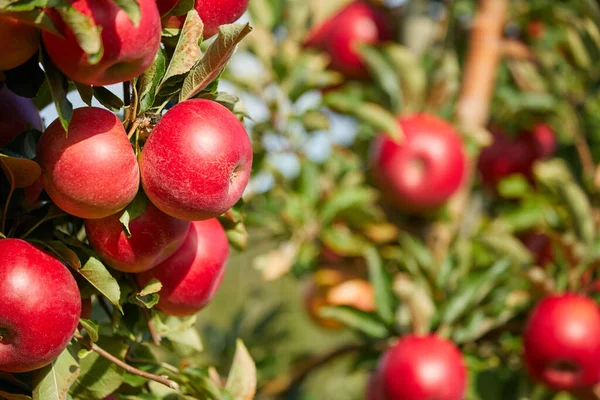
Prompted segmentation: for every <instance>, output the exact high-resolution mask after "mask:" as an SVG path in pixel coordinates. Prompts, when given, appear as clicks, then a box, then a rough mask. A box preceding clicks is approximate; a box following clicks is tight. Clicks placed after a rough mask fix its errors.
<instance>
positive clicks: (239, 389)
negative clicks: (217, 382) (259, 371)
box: [225, 339, 256, 400]
mask: <svg viewBox="0 0 600 400" xmlns="http://www.w3.org/2000/svg"><path fill="white" fill-rule="evenodd" d="M225 389H226V390H227V391H228V392H229V393H230V394H231V395H232V396H233V398H234V400H252V399H254V396H255V394H256V365H254V361H253V360H252V357H251V356H250V353H248V349H246V346H244V343H243V342H242V341H241V340H239V339H238V340H237V341H236V348H235V356H234V357H233V364H232V366H231V369H230V371H229V376H228V378H227V384H226V385H225Z"/></svg>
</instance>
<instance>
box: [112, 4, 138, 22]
mask: <svg viewBox="0 0 600 400" xmlns="http://www.w3.org/2000/svg"><path fill="white" fill-rule="evenodd" d="M113 1H114V2H115V4H116V5H118V6H119V8H121V9H122V10H123V11H125V12H126V13H127V16H128V17H129V19H130V20H131V22H132V23H133V25H134V26H135V27H136V28H137V27H138V26H139V25H140V20H141V19H142V10H141V9H140V5H139V4H138V2H137V0H113Z"/></svg>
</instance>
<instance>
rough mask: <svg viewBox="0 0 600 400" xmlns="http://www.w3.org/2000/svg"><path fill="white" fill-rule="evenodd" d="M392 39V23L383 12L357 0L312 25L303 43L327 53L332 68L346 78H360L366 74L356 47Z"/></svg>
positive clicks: (366, 71)
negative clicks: (319, 22) (320, 22)
mask: <svg viewBox="0 0 600 400" xmlns="http://www.w3.org/2000/svg"><path fill="white" fill-rule="evenodd" d="M391 38H392V33H391V25H390V23H389V21H388V20H387V17H386V15H385V14H384V13H383V11H382V10H381V9H379V8H377V7H375V6H373V5H370V4H368V3H367V2H363V1H356V2H354V3H351V4H349V5H348V6H346V7H345V8H344V9H342V10H341V11H340V12H339V13H337V14H336V15H334V16H333V17H330V18H329V19H327V20H325V21H324V22H323V23H322V24H320V25H318V26H316V27H314V28H313V29H312V30H311V32H309V34H308V37H307V39H306V41H305V45H306V46H308V47H314V48H318V49H320V50H322V51H325V52H327V53H328V54H329V55H330V57H331V65H330V67H331V68H332V69H333V70H335V71H339V72H341V73H342V74H344V75H345V76H346V77H348V78H356V79H360V78H365V77H367V76H368V70H367V68H366V66H365V65H364V63H363V61H362V58H361V56H360V53H359V50H358V48H359V46H361V45H365V44H375V43H378V42H382V41H385V40H390V39H391Z"/></svg>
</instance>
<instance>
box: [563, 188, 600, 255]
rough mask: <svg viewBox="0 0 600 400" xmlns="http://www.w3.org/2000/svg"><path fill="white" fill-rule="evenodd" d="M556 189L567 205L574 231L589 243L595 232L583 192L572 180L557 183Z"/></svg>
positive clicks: (589, 207) (587, 200)
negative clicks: (560, 183) (561, 183)
mask: <svg viewBox="0 0 600 400" xmlns="http://www.w3.org/2000/svg"><path fill="white" fill-rule="evenodd" d="M558 191H559V194H560V196H561V198H562V200H563V201H564V202H565V204H566V205H567V208H568V210H569V216H570V217H571V221H572V223H573V227H574V229H575V233H577V236H578V237H579V239H580V240H581V241H582V242H584V243H586V244H588V245H589V244H591V243H592V242H593V241H594V237H595V234H596V233H595V227H594V218H592V215H593V213H592V206H591V204H590V201H589V199H588V197H587V196H586V194H585V192H584V191H583V190H582V189H581V188H580V187H579V186H578V185H577V184H575V183H573V182H568V183H566V184H563V185H559V186H558Z"/></svg>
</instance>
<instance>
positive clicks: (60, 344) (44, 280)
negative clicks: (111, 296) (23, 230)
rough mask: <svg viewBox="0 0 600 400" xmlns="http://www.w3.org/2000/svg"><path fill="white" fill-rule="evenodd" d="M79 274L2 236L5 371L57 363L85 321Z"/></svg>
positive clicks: (0, 361) (0, 310) (0, 308)
mask: <svg viewBox="0 0 600 400" xmlns="http://www.w3.org/2000/svg"><path fill="white" fill-rule="evenodd" d="M80 314H81V297H80V295H79V289H78V287H77V283H76V282H75V279H74V278H73V276H72V275H71V273H70V272H69V271H68V270H67V268H66V267H65V266H63V265H62V264H61V263H60V262H59V261H58V260H56V259H54V258H52V257H50V256H49V255H47V254H46V253H44V252H42V251H41V250H38V249H37V248H35V247H33V246H32V245H30V244H29V243H27V242H25V241H23V240H19V239H4V240H0V331H2V333H3V334H2V335H1V336H3V338H2V339H0V371H4V372H27V371H32V370H34V369H38V368H41V367H43V366H45V365H47V364H49V363H50V362H52V361H53V360H54V359H55V358H56V357H58V356H59V354H60V353H61V352H62V351H63V350H64V349H65V348H66V347H67V345H68V344H69V341H70V340H71V337H72V336H73V333H74V332H75V329H76V328H77V323H78V322H79V316H80Z"/></svg>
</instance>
